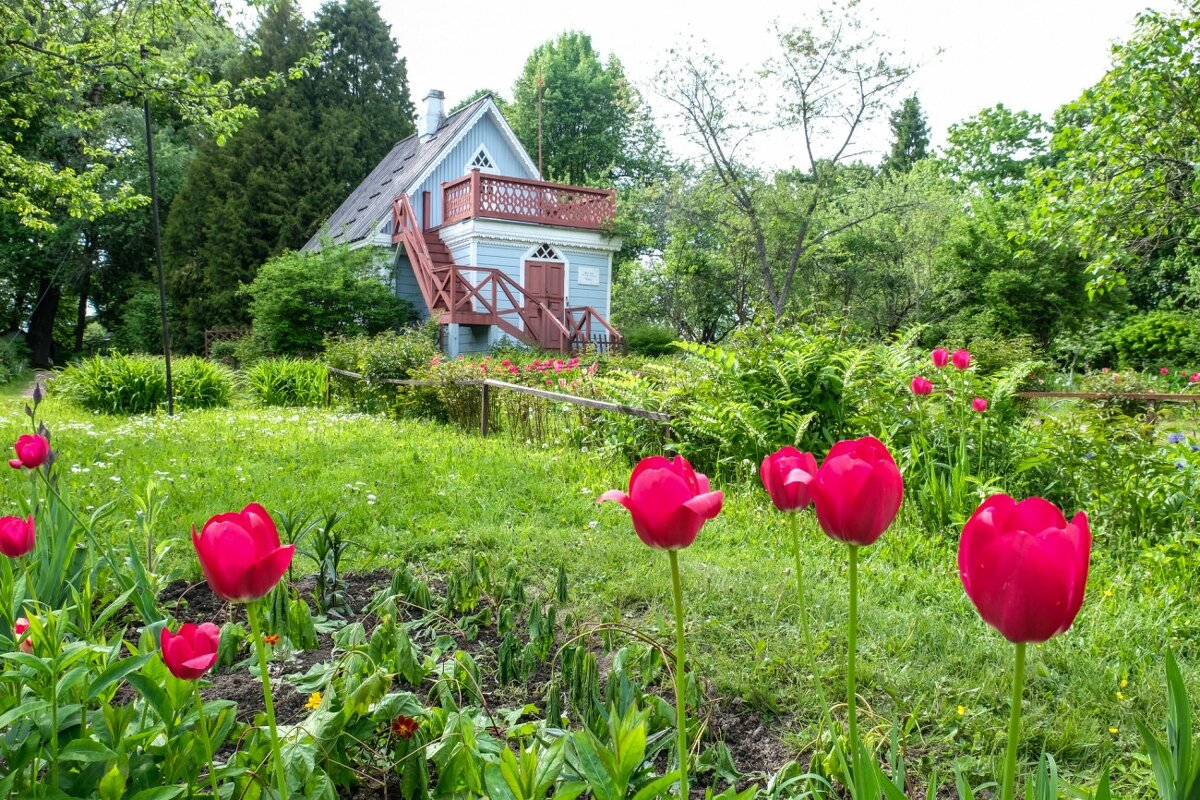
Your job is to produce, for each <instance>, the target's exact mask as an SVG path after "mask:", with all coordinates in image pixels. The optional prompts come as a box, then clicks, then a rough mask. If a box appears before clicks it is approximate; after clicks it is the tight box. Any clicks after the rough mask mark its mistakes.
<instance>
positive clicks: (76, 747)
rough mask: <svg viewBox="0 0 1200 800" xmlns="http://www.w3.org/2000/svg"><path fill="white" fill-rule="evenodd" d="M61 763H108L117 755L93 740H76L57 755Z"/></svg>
mask: <svg viewBox="0 0 1200 800" xmlns="http://www.w3.org/2000/svg"><path fill="white" fill-rule="evenodd" d="M58 757H59V759H60V760H62V761H84V762H92V761H108V760H109V759H112V758H116V757H117V754H116V753H114V752H113V751H112V750H110V749H108V748H107V747H105V746H104V745H103V744H101V743H100V742H97V741H96V740H95V739H76V740H74V741H73V742H71V743H70V744H68V745H67V746H66V747H64V748H63V749H62V752H60V753H59V754H58Z"/></svg>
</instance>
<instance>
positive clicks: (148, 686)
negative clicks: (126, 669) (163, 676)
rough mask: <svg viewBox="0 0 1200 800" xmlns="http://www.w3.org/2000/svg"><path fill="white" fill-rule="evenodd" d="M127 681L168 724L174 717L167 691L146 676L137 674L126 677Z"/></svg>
mask: <svg viewBox="0 0 1200 800" xmlns="http://www.w3.org/2000/svg"><path fill="white" fill-rule="evenodd" d="M125 680H127V681H129V685H130V686H132V687H133V688H134V689H137V690H138V693H139V694H140V695H141V696H142V697H144V698H145V699H146V702H147V703H149V704H150V705H151V706H152V707H153V708H154V711H155V713H157V714H158V716H159V719H161V720H163V721H164V722H167V721H169V720H171V719H172V718H173V717H174V713H173V711H172V708H171V700H170V698H169V697H167V693H166V691H164V690H163V688H162V687H161V686H159V685H158V684H157V683H155V682H154V681H152V680H150V679H149V678H147V677H146V676H145V675H139V674H137V673H134V674H132V675H128V676H126V678H125Z"/></svg>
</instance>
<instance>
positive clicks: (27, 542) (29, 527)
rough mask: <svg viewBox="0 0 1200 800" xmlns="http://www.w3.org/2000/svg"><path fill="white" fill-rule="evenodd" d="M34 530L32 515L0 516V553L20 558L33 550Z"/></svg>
mask: <svg viewBox="0 0 1200 800" xmlns="http://www.w3.org/2000/svg"><path fill="white" fill-rule="evenodd" d="M34 538H35V531H34V525H33V515H32V514H30V515H29V516H28V517H27V518H26V519H21V518H20V517H0V553H3V554H4V555H6V556H8V557H9V558H20V557H21V556H23V555H25V554H27V553H29V552H30V551H31V550H33V544H34Z"/></svg>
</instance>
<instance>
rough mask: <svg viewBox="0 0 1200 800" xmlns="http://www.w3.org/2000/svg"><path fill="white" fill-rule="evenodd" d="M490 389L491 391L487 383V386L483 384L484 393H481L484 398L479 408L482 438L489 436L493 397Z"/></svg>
mask: <svg viewBox="0 0 1200 800" xmlns="http://www.w3.org/2000/svg"><path fill="white" fill-rule="evenodd" d="M490 389H491V387H490V386H488V385H487V384H486V383H485V384H483V391H482V392H481V393H480V394H481V395H482V398H483V399H482V401H481V405H480V407H479V435H480V436H487V435H488V423H489V422H490V420H489V419H488V417H490V416H491V411H492V404H491V396H490V392H489V390H490Z"/></svg>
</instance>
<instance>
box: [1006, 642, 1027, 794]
mask: <svg viewBox="0 0 1200 800" xmlns="http://www.w3.org/2000/svg"><path fill="white" fill-rule="evenodd" d="M1024 689H1025V642H1017V659H1016V665H1015V666H1014V668H1013V690H1012V708H1011V710H1010V711H1009V715H1008V755H1007V757H1006V758H1005V759H1004V786H1002V787H1001V789H1000V790H1001V792H1002V794H1001V800H1012V798H1013V792H1014V791H1015V787H1016V781H1017V744H1018V742H1019V740H1020V738H1021V693H1022V692H1023V691H1024Z"/></svg>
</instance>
